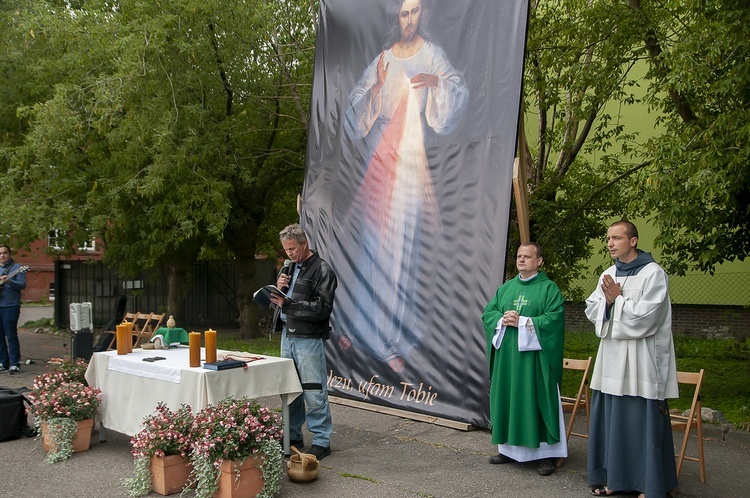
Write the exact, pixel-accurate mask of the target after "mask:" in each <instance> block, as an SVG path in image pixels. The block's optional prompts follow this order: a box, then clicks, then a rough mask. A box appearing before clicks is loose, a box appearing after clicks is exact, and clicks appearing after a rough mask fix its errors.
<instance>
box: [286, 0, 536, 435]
mask: <svg viewBox="0 0 750 498" xmlns="http://www.w3.org/2000/svg"><path fill="white" fill-rule="evenodd" d="M526 18H527V2H526V0H467V1H461V2H459V1H456V0H394V1H392V0H321V2H320V11H319V19H318V32H317V42H316V48H315V74H314V82H313V89H312V103H311V119H310V125H309V133H308V147H307V165H306V170H305V178H304V189H303V193H302V208H301V212H300V217H301V223H302V226H303V228H304V229H305V230H306V232H307V233H308V236H309V238H310V241H311V247H312V248H313V249H315V250H317V251H318V252H319V253H320V255H321V256H322V257H323V258H324V259H326V260H327V261H328V262H329V263H330V264H331V266H332V267H333V268H334V270H335V271H336V274H337V276H338V283H339V285H338V289H337V291H336V299H335V303H334V307H333V316H332V328H333V330H332V333H331V340H330V341H328V343H327V345H326V356H327V363H328V371H329V373H328V389H329V392H330V393H331V394H332V395H336V396H341V397H345V398H350V399H353V400H357V401H362V402H367V403H373V404H377V405H381V406H388V407H391V408H398V409H402V410H407V411H410V412H418V413H422V414H427V415H432V416H436V417H441V418H446V419H450V420H456V421H461V422H466V423H470V424H473V425H477V426H481V427H486V426H487V425H488V392H489V382H488V373H487V359H486V350H485V342H486V341H485V334H484V329H483V326H482V320H481V315H482V311H483V310H484V306H485V304H486V303H487V302H488V301H489V299H490V298H491V296H492V295H493V294H494V292H495V290H496V289H497V287H498V286H499V285H500V284H501V283H502V280H503V272H504V263H505V251H506V239H507V231H508V218H509V207H510V195H511V183H512V174H513V159H514V156H515V143H516V136H517V129H518V117H519V103H520V99H521V81H522V72H523V55H524V47H525V36H526V20H527V19H526Z"/></svg>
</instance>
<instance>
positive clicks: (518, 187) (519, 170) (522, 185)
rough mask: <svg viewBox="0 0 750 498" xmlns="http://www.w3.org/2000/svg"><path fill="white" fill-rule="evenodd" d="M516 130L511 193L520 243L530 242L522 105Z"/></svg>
mask: <svg viewBox="0 0 750 498" xmlns="http://www.w3.org/2000/svg"><path fill="white" fill-rule="evenodd" d="M520 121H521V122H520V125H519V127H518V128H519V130H518V156H517V157H516V159H515V160H514V161H513V193H514V195H515V200H516V214H517V215H518V231H519V233H520V236H521V244H526V243H527V242H531V233H530V230H529V200H528V192H529V191H528V184H527V182H526V147H524V141H523V140H524V137H525V135H526V129H525V127H524V124H523V106H521V119H520Z"/></svg>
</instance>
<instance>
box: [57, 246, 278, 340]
mask: <svg viewBox="0 0 750 498" xmlns="http://www.w3.org/2000/svg"><path fill="white" fill-rule="evenodd" d="M275 277H276V262H275V261H272V260H256V274H255V286H254V287H261V286H262V285H265V284H268V283H271V282H273V281H274V280H275ZM187 281H188V284H187V285H188V289H187V290H186V294H185V312H186V316H184V317H180V323H183V324H190V325H207V324H211V325H212V326H214V325H215V326H222V327H236V326H237V324H238V322H237V320H238V318H239V314H240V313H239V311H240V310H239V306H238V302H237V276H236V271H235V264H234V262H231V261H229V262H218V261H206V262H197V263H194V264H193V265H192V273H191V274H190V275H189V277H188V279H187ZM55 287H56V296H55V325H56V326H58V327H61V328H67V327H68V326H69V325H70V324H69V321H70V316H69V309H70V304H71V303H77V302H90V303H91V309H92V320H93V322H94V326H95V327H101V326H102V325H103V324H105V323H107V321H108V320H109V319H110V318H111V317H112V315H113V313H114V308H115V303H116V301H117V299H118V297H119V296H125V297H127V304H126V308H127V309H128V310H129V311H140V312H143V313H152V312H153V313H166V312H167V290H168V289H167V278H166V276H165V275H163V274H162V273H161V272H159V271H152V272H144V273H142V274H141V275H139V276H138V277H137V278H132V279H129V278H128V279H126V278H122V277H120V276H119V275H117V273H116V272H114V271H112V270H111V269H109V268H107V267H106V266H105V265H104V264H102V263H101V262H98V261H97V262H93V261H57V262H55Z"/></svg>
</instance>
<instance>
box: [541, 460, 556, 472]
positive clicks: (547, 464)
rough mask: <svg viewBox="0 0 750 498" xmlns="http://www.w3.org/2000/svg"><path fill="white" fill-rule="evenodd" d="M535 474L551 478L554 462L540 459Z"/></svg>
mask: <svg viewBox="0 0 750 498" xmlns="http://www.w3.org/2000/svg"><path fill="white" fill-rule="evenodd" d="M537 472H539V475H540V476H551V475H552V474H554V473H555V461H554V460H553V459H552V458H542V459H541V460H539V468H538V469H537Z"/></svg>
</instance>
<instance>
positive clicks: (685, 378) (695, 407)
mask: <svg viewBox="0 0 750 498" xmlns="http://www.w3.org/2000/svg"><path fill="white" fill-rule="evenodd" d="M677 383H678V384H685V385H692V386H695V392H694V394H693V403H692V404H691V405H690V412H689V413H688V415H687V417H686V416H683V415H678V414H674V413H672V414H670V419H671V422H672V430H673V431H683V436H682V445H681V446H680V452H679V453H677V454H675V458H677V475H678V476H679V475H680V471H681V470H682V463H683V462H684V461H685V460H690V461H691V462H698V464H699V465H700V481H701V482H702V483H703V484H706V461H705V459H704V458H703V419H702V417H701V398H700V392H701V386H702V385H703V369H702V368H701V370H700V372H677ZM693 427H695V429H696V432H697V435H698V456H697V457H694V456H688V455H687V454H686V451H687V445H688V440H689V438H690V430H691V429H692V428H693Z"/></svg>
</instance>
